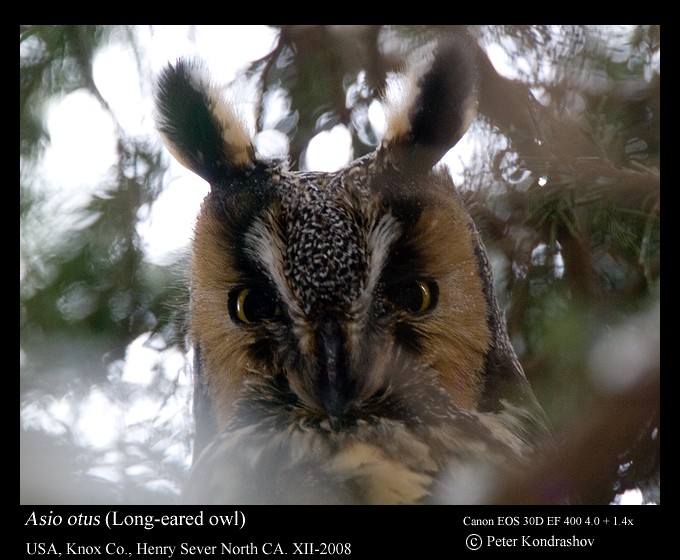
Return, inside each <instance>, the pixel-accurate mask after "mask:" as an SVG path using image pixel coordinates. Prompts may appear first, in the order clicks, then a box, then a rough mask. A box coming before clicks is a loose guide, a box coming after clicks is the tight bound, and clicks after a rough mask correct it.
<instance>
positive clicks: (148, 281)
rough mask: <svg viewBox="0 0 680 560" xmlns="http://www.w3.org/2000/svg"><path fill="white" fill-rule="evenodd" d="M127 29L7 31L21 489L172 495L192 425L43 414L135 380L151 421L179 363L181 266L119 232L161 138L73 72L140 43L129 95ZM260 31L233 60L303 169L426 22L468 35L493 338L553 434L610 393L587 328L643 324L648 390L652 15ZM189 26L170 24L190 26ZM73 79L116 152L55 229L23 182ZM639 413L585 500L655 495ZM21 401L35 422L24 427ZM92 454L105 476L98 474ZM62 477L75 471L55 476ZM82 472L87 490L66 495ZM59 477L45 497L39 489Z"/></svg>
mask: <svg viewBox="0 0 680 560" xmlns="http://www.w3.org/2000/svg"><path fill="white" fill-rule="evenodd" d="M139 31H140V28H137V27H134V26H131V27H125V26H21V27H20V65H21V72H20V123H21V126H20V169H21V172H20V209H19V212H20V221H21V225H20V234H21V245H20V336H21V342H20V357H21V362H20V364H21V365H20V374H21V387H20V402H21V407H22V487H21V496H22V501H25V502H34V501H47V502H50V501H54V502H59V501H71V502H73V501H83V502H111V501H120V502H133V503H139V502H159V501H160V502H172V501H173V500H174V499H175V498H176V493H177V488H178V487H179V485H180V484H181V480H182V478H183V476H184V470H185V467H186V463H185V462H184V460H185V458H186V456H188V448H189V445H190V437H191V424H190V420H189V418H190V410H189V403H188V401H187V402H186V409H185V412H184V418H183V422H184V424H183V426H184V427H182V424H181V423H180V424H178V423H177V422H171V421H169V420H168V419H167V418H165V419H163V420H159V419H158V418H151V419H148V420H147V421H146V423H145V424H144V425H143V426H142V428H143V431H144V435H143V436H140V438H139V439H137V440H135V441H134V442H131V441H130V440H129V437H128V436H125V437H121V438H119V440H118V441H116V442H114V443H112V444H110V445H109V447H107V448H105V449H101V448H98V449H93V448H92V447H88V445H87V444H85V443H83V442H82V441H81V439H79V438H78V437H75V436H73V437H68V435H69V434H71V435H73V434H72V431H71V428H72V426H70V425H69V422H70V421H74V420H73V418H74V417H73V416H71V420H69V419H63V418H54V411H53V410H54V409H53V407H52V405H54V403H55V402H56V401H58V399H63V398H67V399H71V398H72V400H69V401H68V402H70V403H71V405H72V406H73V407H75V408H77V406H78V402H80V401H79V400H78V399H80V398H84V397H85V395H88V394H90V393H91V391H93V390H95V389H96V390H98V391H104V392H105V393H106V394H107V395H108V396H109V398H110V400H111V401H112V402H114V403H116V405H117V406H120V407H125V406H126V403H127V404H129V403H130V401H131V399H132V398H133V397H139V394H140V391H142V392H144V394H145V395H147V396H148V397H149V398H151V399H155V400H156V401H157V402H159V403H161V404H160V405H159V408H158V410H159V413H158V414H159V418H160V417H162V416H163V413H162V410H163V408H162V403H163V402H166V401H167V400H168V399H171V398H172V395H173V393H174V392H176V391H177V387H178V383H179V381H178V380H179V379H180V377H179V375H180V374H178V372H177V369H181V368H178V367H177V366H176V362H172V364H173V366H172V367H174V368H175V369H174V370H173V371H168V370H169V369H172V368H170V367H169V366H168V365H167V363H164V362H163V360H162V359H161V358H162V356H163V355H164V354H163V353H164V352H169V351H171V349H172V348H173V347H179V348H180V349H182V340H183V336H182V316H181V309H182V304H183V299H184V297H185V291H184V289H183V288H182V277H183V276H182V275H183V264H182V262H181V261H179V260H178V261H177V262H173V263H170V264H168V265H158V264H153V263H152V262H150V260H149V259H148V258H147V257H146V256H145V254H144V251H143V247H142V243H141V240H140V235H139V233H138V224H139V221H140V219H141V218H140V216H142V215H143V212H141V210H142V209H147V210H148V208H150V207H151V206H152V204H153V202H154V201H155V200H156V198H157V197H158V196H159V194H160V193H161V192H162V191H163V188H164V184H163V178H164V174H165V171H166V169H167V165H168V163H169V158H168V156H167V155H166V154H165V153H164V152H163V150H162V148H161V146H160V144H159V143H157V142H149V141H148V139H145V138H141V137H139V136H137V135H135V134H132V133H130V132H129V131H126V130H125V129H124V127H122V126H120V124H118V121H117V119H116V115H115V113H114V111H113V110H112V109H111V107H110V106H109V104H108V102H107V100H106V99H104V98H103V96H102V95H101V93H100V91H99V90H98V88H97V85H96V82H95V80H94V78H93V72H92V68H93V62H94V60H95V57H96V56H97V54H98V53H99V52H101V50H102V49H104V48H105V47H106V46H107V45H109V44H110V43H111V42H117V43H119V44H125V45H126V46H127V48H129V49H131V50H132V52H133V53H135V56H136V57H137V60H138V65H139V68H140V73H139V80H140V82H143V88H142V90H143V91H147V92H151V91H152V84H151V81H152V79H153V76H152V72H151V71H150V70H149V67H148V62H147V58H146V57H145V56H144V49H145V48H148V45H146V44H142V42H141V41H140V38H139V37H140V34H139ZM276 31H277V40H276V42H275V44H274V45H273V47H272V49H271V51H270V52H269V53H268V54H267V55H266V56H264V57H263V58H261V59H259V60H255V61H252V62H251V63H250V64H249V65H248V66H247V67H246V68H244V71H243V77H244V78H247V79H253V80H255V83H256V85H257V94H258V99H257V102H258V103H257V113H256V116H257V126H258V131H261V130H262V128H263V126H264V123H265V114H266V111H267V110H268V106H267V100H268V97H267V94H268V93H271V92H272V91H274V90H282V91H283V92H284V93H285V96H286V100H287V102H288V103H287V105H286V112H285V113H283V114H280V115H278V117H277V119H276V120H275V122H274V124H273V125H272V124H270V125H269V126H272V127H273V128H275V129H277V130H279V131H280V132H283V133H284V134H286V135H287V136H288V139H289V152H288V154H287V155H288V157H289V159H290V161H291V164H292V166H293V167H296V166H302V165H303V162H304V161H305V160H304V155H305V150H306V148H307V146H308V144H309V142H310V140H311V139H312V138H313V137H314V135H316V134H317V133H319V132H320V131H322V130H330V129H331V128H332V127H333V126H335V125H337V124H344V125H345V126H346V127H347V128H348V129H349V131H350V132H351V134H352V149H353V155H354V156H355V157H357V156H360V155H362V154H363V153H366V152H367V151H370V150H371V149H372V148H373V147H374V145H375V143H376V142H377V141H378V139H377V136H376V133H375V131H374V130H373V129H372V127H371V126H370V122H369V119H368V113H369V111H368V109H369V106H370V104H371V102H372V101H373V100H374V99H375V98H376V97H377V96H378V95H379V93H380V92H381V91H382V90H383V89H384V87H385V84H386V80H387V77H388V75H389V72H391V71H393V70H395V69H396V68H398V67H399V65H400V64H401V63H402V61H403V58H404V56H405V55H406V54H408V52H410V50H411V49H412V48H413V46H414V45H415V44H418V43H421V42H422V41H424V40H426V39H427V38H428V37H431V36H432V35H433V34H435V33H452V34H455V33H469V34H470V35H472V36H473V37H474V39H475V40H476V43H477V44H478V45H479V49H480V67H479V69H480V84H479V90H480V100H479V113H478V118H477V120H476V122H475V123H474V125H473V128H472V129H471V131H470V133H469V134H470V135H472V136H473V138H474V141H473V142H472V143H471V146H472V151H473V153H472V156H471V160H470V162H468V164H467V166H466V168H465V171H464V172H463V181H462V185H461V189H462V192H463V194H464V196H465V198H466V200H467V202H468V204H469V207H470V210H471V212H472V214H473V217H474V218H475V220H476V222H477V224H478V227H479V229H480V231H481V233H482V235H483V237H484V239H485V241H486V243H487V245H488V248H489V252H490V255H491V257H492V260H493V263H494V269H495V273H496V281H497V285H498V291H499V298H500V300H501V303H502V305H503V306H504V307H505V309H506V313H507V318H508V323H509V328H510V332H511V337H512V339H513V343H514V344H515V346H516V349H517V351H518V354H519V356H520V359H521V361H522V363H523V365H524V367H525V370H526V373H527V376H528V377H529V379H530V380H531V382H532V384H533V385H534V387H535V389H536V392H537V395H538V397H539V400H540V401H541V402H542V404H543V405H544V407H545V408H546V411H547V412H548V414H549V416H550V417H551V419H552V420H553V422H554V424H555V426H556V428H557V431H558V433H560V434H566V435H565V437H568V434H569V433H570V430H572V429H573V428H574V426H577V425H578V422H579V421H580V420H582V419H583V418H584V417H585V416H587V417H590V416H589V415H591V414H592V413H593V411H594V410H595V409H597V405H598V403H599V402H600V400H599V399H601V398H608V396H609V395H607V390H606V389H603V388H602V386H601V385H598V383H597V382H596V381H594V376H593V371H592V370H593V366H592V363H593V352H595V351H596V350H597V348H598V347H599V345H601V344H602V340H603V339H604V338H606V337H611V336H612V333H614V334H616V333H618V332H621V331H622V330H624V331H625V330H626V329H629V328H634V327H635V325H637V324H638V322H639V321H641V320H643V319H644V318H648V317H650V316H651V317H652V319H651V325H652V328H651V332H650V329H649V328H647V330H646V332H645V334H646V336H647V338H648V339H649V340H647V339H644V337H641V342H640V345H641V347H640V353H642V354H644V356H643V357H645V356H646V358H647V360H646V361H645V362H644V364H645V367H646V368H647V369H645V371H642V372H639V373H640V376H641V377H640V379H642V380H643V381H648V380H650V379H651V383H652V384H656V385H658V374H659V372H658V358H659V357H658V344H659V342H658V329H659V325H658V306H659V298H660V293H659V290H660V286H659V281H660V280H659V267H660V264H659V258H660V226H659V220H660V218H659V216H660V200H659V195H660V177H659V158H660V132H659V131H660V104H659V100H660V90H659V83H660V37H659V33H660V29H659V26H627V27H619V26H469V27H458V26H452V27H450V26H442V27H436V26H434V27H432V26H396V27H394V26H281V27H279V28H276ZM194 32H195V30H192V29H189V35H190V36H193V34H194ZM151 36H152V37H153V29H152V33H151ZM491 52H493V53H494V54H495V55H498V53H499V52H502V53H503V57H504V58H505V59H506V60H507V61H508V64H509V67H510V69H512V70H513V71H514V74H513V75H510V74H509V73H508V72H506V71H505V70H504V69H503V68H501V67H498V66H494V65H493V64H492V62H491V60H490V58H489V56H487V55H488V54H489V53H491ZM503 57H502V58H503ZM495 60H498V58H495ZM76 90H86V91H88V92H89V93H90V94H91V95H92V96H93V97H94V98H95V99H97V100H98V101H99V103H100V104H101V107H102V111H105V112H107V113H108V114H109V115H110V116H111V118H112V120H113V122H114V123H115V131H116V135H117V137H116V139H115V140H116V153H117V161H116V163H115V165H114V166H113V167H112V169H110V172H109V173H108V175H107V177H106V178H105V179H104V180H103V182H102V184H100V185H96V189H93V192H95V194H94V195H93V196H92V197H91V198H90V201H89V203H88V204H86V205H83V206H82V207H81V208H79V209H78V211H77V212H75V213H73V214H72V215H70V217H69V218H68V219H70V220H71V226H70V227H69V228H68V229H67V231H68V234H67V235H63V236H60V237H58V238H56V239H55V238H53V236H52V234H51V231H50V227H51V226H50V220H51V219H53V218H54V217H53V216H51V215H50V214H49V212H50V210H49V205H48V203H49V200H48V199H47V198H46V197H47V196H48V195H46V194H45V192H46V191H45V190H43V189H41V188H40V184H39V183H40V181H41V180H44V179H41V178H40V173H39V170H40V166H41V161H42V158H43V155H44V153H45V150H46V149H47V148H48V147H49V145H50V138H49V135H48V132H47V128H46V125H45V122H46V121H45V119H46V109H47V107H49V104H50V102H52V101H54V100H55V99H59V98H62V97H64V96H66V95H68V94H69V93H71V92H74V91H76ZM187 242H188V240H187ZM641 318H642V319H641ZM649 324H650V323H649V322H647V323H645V325H649ZM140 337H142V338H143V339H144V340H147V341H148V345H149V347H150V348H151V349H152V350H153V351H155V352H157V353H158V356H159V359H158V362H157V363H156V365H155V366H154V372H155V374H154V376H152V378H151V380H150V381H149V382H148V384H146V385H144V386H143V387H140V386H134V387H133V386H131V385H129V384H126V383H124V382H123V381H122V377H121V374H120V371H121V369H123V368H124V364H125V360H126V355H127V352H128V350H129V348H130V345H131V344H132V343H133V342H134V341H136V340H139V339H140ZM643 339H644V340H643ZM648 370H649V371H648ZM596 377H597V376H595V378H596ZM76 397H77V398H76ZM647 408H649V410H648V413H649V414H648V415H647V416H646V417H645V418H644V419H643V420H644V421H643V422H642V423H641V424H640V426H639V434H638V436H636V438H634V441H632V442H630V441H629V442H628V443H629V444H630V445H629V446H628V448H627V449H626V450H624V452H621V453H618V456H617V461H618V463H619V465H620V466H621V468H619V469H618V470H616V472H614V473H613V475H612V477H610V478H608V479H607V480H606V481H605V482H604V483H603V484H605V485H606V488H604V489H600V491H599V492H596V493H592V494H591V499H592V500H595V499H596V498H595V496H597V500H602V501H605V502H607V501H611V500H613V499H615V495H616V494H617V493H620V492H622V491H623V490H625V489H627V488H641V489H642V490H643V492H644V499H645V500H646V501H656V502H658V500H659V496H658V494H659V492H658V468H659V464H658V460H659V459H658V454H659V439H660V438H659V430H658V421H659V420H658V406H657V407H655V406H654V401H653V400H652V405H651V406H648V407H647ZM36 410H40V411H41V413H42V414H44V415H45V416H46V417H50V418H52V421H47V420H45V419H42V420H41V419H39V418H38V416H39V415H38V414H37V412H36ZM29 412H30V413H29ZM55 423H56V424H57V425H58V426H59V427H58V429H55V428H54V425H55ZM48 427H49V429H48ZM126 438H128V439H126ZM178 443H179V444H181V445H180V448H179V449H178V448H177V444H178ZM112 450H116V452H117V455H116V457H115V458H112V457H111V455H110V452H111V451H112ZM619 451H621V450H619ZM183 453H184V454H185V455H184V456H182V454H183ZM44 454H48V455H50V456H53V457H56V458H58V457H63V458H64V460H63V461H62V462H59V461H58V460H57V462H58V463H59V464H62V463H63V469H62V472H61V474H60V475H59V477H55V476H54V475H49V474H45V473H44V472H42V473H40V472H38V473H37V472H36V471H35V468H34V467H35V465H34V464H33V462H34V459H35V457H36V456H39V455H44ZM66 458H68V460H67V459H66ZM102 461H103V462H104V463H105V464H106V465H108V466H109V467H111V468H113V469H114V470H115V471H116V472H117V475H116V476H112V475H110V473H109V474H106V475H102V474H101V468H100V467H101V466H102V464H103V463H102ZM143 466H145V467H144V468H142V467H143ZM98 468H99V470H98ZM62 478H63V479H68V480H71V482H72V485H71V486H69V485H68V484H67V485H66V486H64V482H63V480H62ZM38 479H39V480H40V481H41V483H40V484H37V482H36V481H37V480H38ZM159 480H164V481H165V482H166V483H165V484H160V485H159V483H158V482H159ZM73 481H76V482H73ZM83 481H84V482H85V483H87V486H80V490H78V485H79V484H81V483H83ZM57 486H59V487H60V488H62V490H60V491H59V492H55V491H54V488H55V487H57ZM64 488H66V490H64ZM69 489H71V491H72V492H69Z"/></svg>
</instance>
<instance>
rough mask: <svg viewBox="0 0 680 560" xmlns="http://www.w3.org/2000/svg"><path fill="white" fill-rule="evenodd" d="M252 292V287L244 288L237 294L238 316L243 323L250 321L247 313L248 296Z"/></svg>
mask: <svg viewBox="0 0 680 560" xmlns="http://www.w3.org/2000/svg"><path fill="white" fill-rule="evenodd" d="M249 293H250V289H248V288H243V289H242V290H241V291H240V292H239V293H238V296H236V317H237V318H238V320H239V321H241V322H242V323H250V319H248V316H247V315H246V298H247V297H248V294H249Z"/></svg>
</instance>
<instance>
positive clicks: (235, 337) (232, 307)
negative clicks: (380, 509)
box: [157, 41, 548, 503]
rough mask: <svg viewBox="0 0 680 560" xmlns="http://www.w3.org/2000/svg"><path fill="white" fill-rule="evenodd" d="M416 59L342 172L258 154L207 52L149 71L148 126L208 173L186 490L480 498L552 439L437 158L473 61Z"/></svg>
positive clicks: (199, 248) (197, 494) (269, 495)
mask: <svg viewBox="0 0 680 560" xmlns="http://www.w3.org/2000/svg"><path fill="white" fill-rule="evenodd" d="M414 60H415V61H416V62H415V63H414V64H412V65H411V66H410V67H409V70H408V72H407V74H406V78H405V79H404V80H403V84H402V85H403V87H402V88H401V89H399V90H394V91H391V92H390V95H391V99H389V100H388V105H387V107H388V128H387V132H386V133H385V135H384V137H383V139H382V141H381V143H380V145H379V146H378V147H377V149H376V150H375V151H374V152H373V153H371V154H368V155H366V156H364V157H362V158H360V159H358V160H356V161H354V162H352V163H350V164H349V165H348V166H347V167H346V168H345V169H342V170H340V171H338V172H336V173H312V172H293V171H290V170H287V169H286V168H285V167H284V166H283V165H281V164H279V163H276V162H272V161H267V160H265V159H263V158H260V157H258V156H257V155H256V153H255V150H254V148H253V145H252V144H251V140H250V138H249V136H248V134H247V132H246V128H245V127H244V126H243V125H242V124H241V123H240V121H239V120H238V118H237V116H236V111H235V110H234V108H232V107H231V106H229V105H228V104H227V103H226V102H225V101H223V100H222V98H221V97H220V94H219V91H218V90H217V89H216V88H215V87H214V86H213V85H212V84H211V82H210V80H209V78H208V77H207V76H206V75H205V73H204V72H203V69H202V67H201V65H200V64H198V63H195V62H188V61H185V60H181V61H178V63H177V64H176V65H174V66H168V67H167V68H166V69H165V71H164V72H163V74H162V75H161V77H160V80H159V87H158V93H157V107H158V123H159V130H160V132H161V134H162V135H163V138H164V140H165V142H166V144H167V145H168V147H169V148H170V150H171V152H172V153H173V155H175V157H177V159H178V160H179V161H180V162H182V163H183V164H184V165H186V166H187V167H188V168H189V169H191V170H192V171H194V172H195V173H197V174H198V175H200V176H201V177H203V178H204V179H205V180H207V181H208V182H209V183H210V185H211V190H210V193H209V194H208V196H207V197H206V199H205V201H204V203H203V205H202V208H201V211H200V214H199V216H198V219H197V223H196V229H195V235H194V241H193V257H192V265H191V310H190V335H191V342H192V344H193V346H194V349H195V355H196V362H195V370H196V371H195V376H196V377H195V398H194V414H195V418H196V442H195V455H194V459H195V461H194V466H193V469H192V473H191V475H190V479H189V482H188V484H187V488H186V491H185V498H186V500H187V501H189V502H202V503H209V502H225V503H226V502H230V503H425V502H433V503H460V502H482V501H485V500H488V499H491V498H490V497H491V496H492V495H493V491H494V487H493V484H494V483H495V482H497V481H498V480H501V479H502V476H504V475H507V474H511V473H512V472H514V470H515V469H516V468H521V467H522V465H524V464H527V463H528V462H530V461H531V459H532V456H533V454H534V453H535V452H536V451H537V450H538V449H540V448H541V446H542V445H543V444H544V442H545V440H546V436H547V434H548V430H547V427H546V420H545V417H544V415H543V412H542V411H541V409H540V407H539V406H538V404H537V403H536V401H535V399H534V396H533V394H532V392H531V389H530V388H529V385H528V383H527V381H526V378H525V376H524V373H523V372H522V368H521V366H520V365H519V362H518V360H517V358H516V356H515V354H514V351H513V350H512V347H511V345H510V343H509V340H508V337H507V333H506V330H505V326H504V322H503V318H502V315H501V313H500V311H499V309H498V305H497V303H496V299H495V295H494V289H493V281H492V277H491V271H490V267H489V264H488V262H487V259H486V254H485V251H484V247H483V245H482V244H481V241H480V239H479V236H478V234H477V232H476V230H475V227H474V224H473V223H472V220H471V219H470V217H469V214H468V213H467V211H466V209H465V207H464V204H463V203H462V201H461V199H460V198H459V196H458V195H457V193H456V191H455V188H454V186H453V183H452V182H451V179H450V176H449V175H448V173H447V172H446V171H445V170H444V169H440V168H434V166H435V164H436V163H437V162H438V160H439V159H440V158H441V157H442V155H443V154H444V153H445V152H446V151H447V150H448V149H449V148H450V147H451V146H453V145H454V144H455V143H456V142H457V141H458V140H459V139H460V138H461V137H462V135H463V134H464V133H465V131H466V130H467V127H468V126H469V124H470V122H471V120H472V117H473V115H474V107H475V99H476V91H475V80H474V61H473V60H472V57H471V55H470V51H469V50H468V49H466V48H465V45H460V44H457V43H450V42H447V41H442V42H440V43H438V44H433V45H428V46H426V47H424V48H423V50H421V51H420V52H418V53H417V56H416V57H414ZM433 168H434V169H433Z"/></svg>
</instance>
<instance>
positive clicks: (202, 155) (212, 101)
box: [156, 59, 255, 185]
mask: <svg viewBox="0 0 680 560" xmlns="http://www.w3.org/2000/svg"><path fill="white" fill-rule="evenodd" d="M156 122H157V126H158V130H159V132H160V134H161V136H162V138H163V141H164V143H165V145H166V146H167V148H168V150H170V152H171V153H172V155H173V156H174V157H175V159H177V161H179V162H180V163H181V164H182V165H184V166H185V167H186V168H188V169H190V170H191V171H193V172H194V173H196V174H197V175H199V176H200V177H202V178H203V179H205V180H206V181H208V183H210V184H211V185H215V184H219V183H222V182H224V180H225V179H227V178H228V177H229V176H230V175H233V174H234V173H240V172H243V171H245V170H246V169H249V168H251V167H252V166H253V164H254V158H255V156H254V149H253V145H252V141H251V137H250V134H249V133H248V130H247V127H246V126H245V124H244V123H243V122H242V120H241V118H240V117H239V116H238V115H237V113H236V112H235V111H234V109H233V107H232V106H231V105H230V104H229V103H228V102H227V101H226V100H225V99H224V97H223V96H222V94H221V92H220V90H219V89H218V88H217V87H216V86H215V84H213V82H212V81H211V79H210V76H209V75H208V73H207V71H206V68H205V66H204V64H203V63H202V62H201V61H199V60H187V59H179V60H178V61H177V63H176V64H174V65H172V64H169V65H168V66H166V67H165V69H164V70H163V71H162V72H161V74H160V76H159V78H158V83H157V90H156Z"/></svg>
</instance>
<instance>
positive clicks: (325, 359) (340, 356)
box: [317, 319, 353, 432]
mask: <svg viewBox="0 0 680 560" xmlns="http://www.w3.org/2000/svg"><path fill="white" fill-rule="evenodd" d="M317 348H318V360H319V362H318V363H319V392H320V396H321V403H322V405H323V407H324V409H325V410H326V413H327V414H328V419H329V420H330V424H331V428H332V429H333V430H334V431H336V432H337V431H338V430H340V428H341V427H342V418H343V414H344V412H345V409H346V408H347V405H348V403H349V401H350V400H351V395H352V391H353V387H352V384H351V383H350V380H349V375H348V372H347V356H346V352H345V345H344V340H343V336H342V330H341V328H340V325H339V323H338V321H337V320H335V319H326V320H324V321H323V322H322V323H321V326H320V329H319V331H318V334H317Z"/></svg>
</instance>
